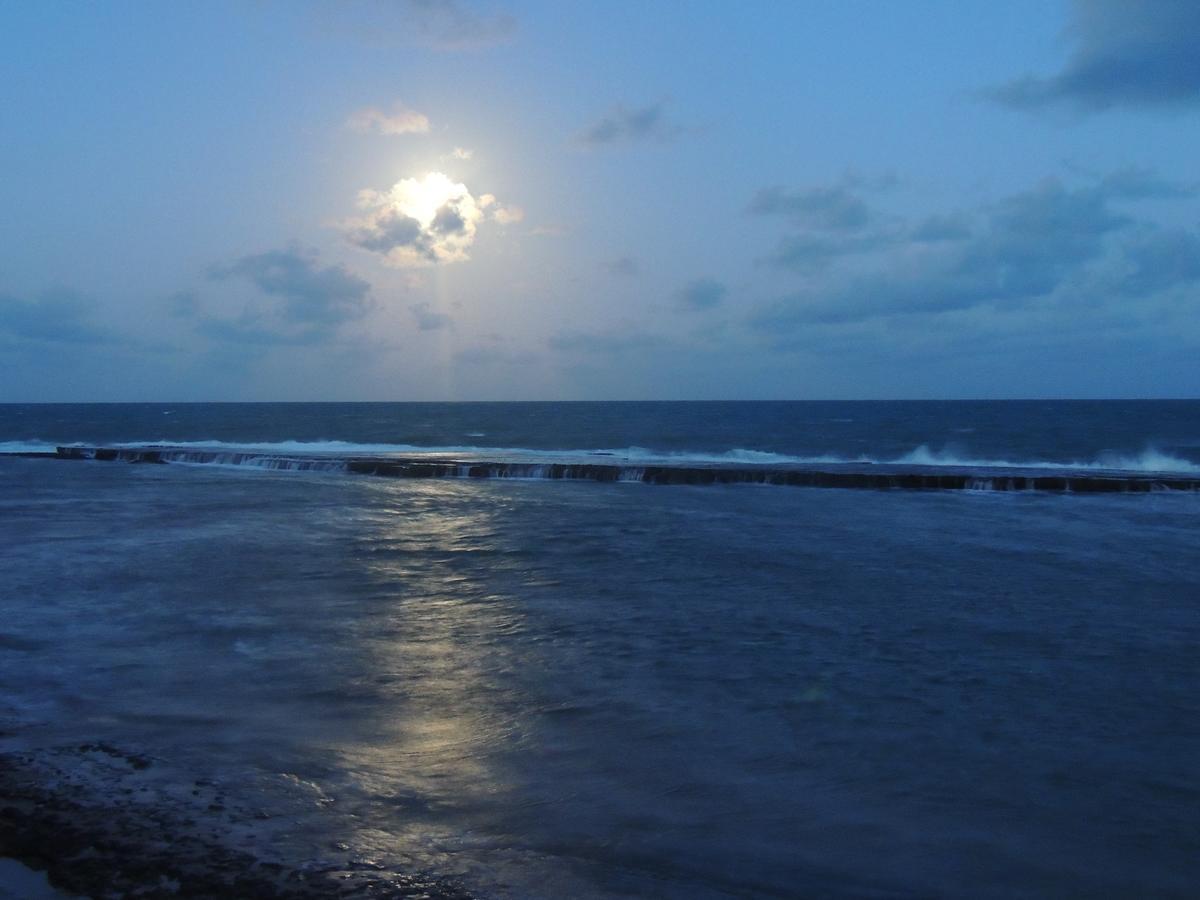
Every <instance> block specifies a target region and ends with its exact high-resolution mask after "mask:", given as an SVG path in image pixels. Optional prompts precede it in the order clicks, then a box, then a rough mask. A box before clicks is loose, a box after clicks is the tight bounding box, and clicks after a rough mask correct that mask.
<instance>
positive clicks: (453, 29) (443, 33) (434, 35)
mask: <svg viewBox="0 0 1200 900" xmlns="http://www.w3.org/2000/svg"><path fill="white" fill-rule="evenodd" d="M404 5H405V7H406V8H407V13H408V17H409V20H410V21H411V22H412V24H413V26H415V29H416V31H417V33H418V34H419V35H420V36H421V38H422V39H423V42H424V43H426V44H428V45H430V46H432V47H435V48H436V49H439V50H470V49H477V48H480V47H487V46H491V45H493V44H498V43H502V42H503V41H507V40H508V39H510V38H511V37H512V35H513V33H514V32H515V31H516V29H517V20H516V19H514V18H513V17H512V16H511V15H508V14H506V13H497V14H493V15H485V14H480V13H477V12H474V11H473V10H472V9H471V8H470V6H469V5H468V4H466V3H462V2H459V0H406V2H405V4H404Z"/></svg>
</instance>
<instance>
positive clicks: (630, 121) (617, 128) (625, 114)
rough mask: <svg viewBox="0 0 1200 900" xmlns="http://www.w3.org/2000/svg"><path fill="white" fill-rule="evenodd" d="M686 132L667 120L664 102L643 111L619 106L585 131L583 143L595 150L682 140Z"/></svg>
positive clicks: (581, 140) (642, 109) (643, 108)
mask: <svg viewBox="0 0 1200 900" xmlns="http://www.w3.org/2000/svg"><path fill="white" fill-rule="evenodd" d="M682 133H683V129H682V128H680V127H679V126H678V125H672V124H671V123H669V122H668V121H667V118H666V114H665V111H664V109H663V104H662V103H655V104H652V105H650V106H645V107H642V108H641V109H626V108H625V107H623V106H618V107H617V108H616V109H614V110H613V111H612V112H611V113H610V114H609V115H607V116H605V117H604V118H603V119H601V120H600V121H599V122H597V123H596V124H595V125H592V126H591V127H589V128H587V129H585V130H584V131H583V132H582V133H581V134H580V135H579V140H580V142H582V143H584V144H587V145H589V146H593V147H599V146H603V145H606V144H615V143H621V142H626V141H646V140H658V141H666V140H671V139H673V138H676V137H678V136H679V135H680V134H682Z"/></svg>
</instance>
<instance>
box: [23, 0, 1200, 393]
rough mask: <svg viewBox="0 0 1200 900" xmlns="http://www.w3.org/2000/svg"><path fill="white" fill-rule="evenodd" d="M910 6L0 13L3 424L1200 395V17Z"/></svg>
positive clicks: (1085, 5) (1029, 1)
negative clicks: (432, 409)
mask: <svg viewBox="0 0 1200 900" xmlns="http://www.w3.org/2000/svg"><path fill="white" fill-rule="evenodd" d="M910 12H911V11H910V10H905V9H903V8H900V7H899V5H897V7H896V8H892V7H880V8H877V9H876V10H875V15H874V17H873V18H872V19H871V20H869V21H866V20H863V19H862V18H861V17H860V16H856V15H855V14H854V13H853V10H848V9H847V8H845V7H844V6H843V5H841V4H836V3H832V2H830V3H819V4H811V5H807V6H805V7H804V8H796V9H794V8H792V7H787V6H781V7H777V8H774V9H772V10H771V13H770V15H767V14H764V15H762V16H759V17H751V18H749V19H748V18H746V17H744V16H742V17H739V16H738V15H736V13H735V11H732V10H719V9H707V10H693V11H691V13H690V14H689V15H688V16H686V17H680V16H679V15H678V14H677V12H673V11H672V10H671V9H670V8H668V7H666V6H661V7H660V6H656V5H653V4H649V5H640V4H617V5H614V6H613V7H612V8H611V9H609V10H608V12H607V13H606V15H604V16H603V17H598V16H597V15H596V14H595V12H594V11H589V10H587V9H583V8H567V7H550V6H546V5H543V4H539V3H534V2H529V3H516V2H513V3H507V2H501V0H495V2H468V0H405V2H397V3H379V2H374V0H362V2H350V3H344V4H331V3H326V2H324V0H313V2H311V3H308V4H304V5H299V4H298V5H295V6H287V7H270V6H264V7H255V8H247V7H244V6H239V5H235V4H232V3H231V4H229V5H228V6H225V5H218V6H216V7H214V8H213V10H212V11H207V12H202V11H200V10H197V9H191V10H189V9H183V8H168V7H160V6H152V5H146V6H144V7H139V8H138V10H137V15H135V16H133V17H132V18H131V19H130V20H129V25H128V28H126V29H125V30H116V29H114V28H113V24H114V23H113V21H112V19H113V18H114V17H115V16H116V15H117V14H116V13H115V12H114V11H112V10H106V9H103V8H87V9H83V10H78V11H77V12H76V13H75V14H71V15H68V12H67V11H66V10H59V9H54V8H52V7H29V8H23V9H19V10H18V9H15V8H9V9H6V10H5V12H3V13H0V19H2V20H4V21H2V22H0V24H3V25H5V26H7V27H5V28H0V48H2V49H4V50H5V51H6V53H4V54H0V76H3V77H5V78H6V83H8V84H10V85H11V86H12V90H11V91H10V93H11V94H12V96H13V103H11V104H9V108H8V109H6V111H5V112H4V113H2V114H0V118H3V120H4V121H5V122H6V124H9V125H10V126H11V127H9V128H8V129H7V130H6V133H7V134H9V135H10V136H11V138H12V139H11V140H10V141H8V142H6V144H5V145H4V146H3V147H0V166H3V170H4V171H5V172H6V173H8V175H9V176H10V177H8V178H6V179H4V180H2V181H0V202H3V203H4V205H5V208H6V209H7V210H10V211H11V213H12V214H11V215H10V216H8V217H7V220H6V222H5V223H4V224H2V225H0V229H3V242H2V243H0V246H3V247H4V248H5V249H4V251H3V253H4V257H3V265H0V366H2V367H3V369H4V370H5V372H6V374H7V378H6V379H4V381H3V382H2V383H0V400H70V399H82V400H89V399H114V400H115V399H523V398H528V399H538V398H544V399H558V398H656V397H660V398H675V397H680V398H689V397H694V398H702V397H731V398H738V397H745V398H754V397H762V398H787V397H795V398H809V397H864V398H869V397H901V396H910V397H936V396H1097V397H1099V396H1195V395H1196V394H1197V390H1198V387H1197V386H1198V385H1200V368H1198V365H1197V362H1196V360H1197V359H1200V202H1198V201H1200V162H1198V158H1197V156H1196V154H1195V153H1194V147H1195V146H1200V54H1197V53H1196V52H1195V48H1196V47H1197V46H1200V5H1197V4H1195V3H1192V2H1184V0H1145V2H1142V3H1137V4H1133V3H1125V2H1120V0H1077V2H1072V3H1062V4H1054V5H1051V4H1044V3H1041V2H1034V0H1014V5H1012V6H1011V7H1006V8H1005V9H1001V10H997V9H995V8H993V6H992V5H990V4H984V3H978V4H976V3H966V4H963V3H957V2H949V0H947V2H939V3H937V4H935V5H934V6H931V7H930V8H929V11H928V12H929V15H928V16H927V17H926V18H925V19H924V20H923V21H920V22H917V21H914V20H915V19H916V17H913V16H911V14H910ZM232 26H236V27H232ZM63 41H65V42H67V43H68V44H70V45H71V46H74V47H76V48H78V53H77V58H74V59H73V61H72V62H70V63H69V64H68V63H65V64H64V65H63V66H62V67H59V68H55V67H53V66H51V65H50V63H49V61H48V58H47V57H46V55H45V52H44V51H45V50H46V49H47V48H49V47H51V46H56V45H58V43H61V42H63ZM168 46H169V47H170V48H171V54H169V55H167V56H164V55H162V53H161V52H160V51H161V49H162V48H164V47H168ZM614 48H620V51H619V52H617V51H616V50H614ZM831 48H836V53H835V52H834V51H833V50H832V49H831ZM215 60H221V61H222V63H221V65H220V66H217V64H216V62H214V61H215ZM97 69H104V70H105V71H108V72H110V73H111V77H110V78H108V79H106V80H105V81H104V82H94V81H93V82H91V83H90V86H89V87H88V89H87V90H86V91H82V92H75V93H72V92H64V91H63V90H62V87H63V86H64V85H66V84H68V83H75V82H76V81H77V80H78V78H79V77H81V76H82V75H83V73H85V72H88V71H94V70H97ZM144 71H149V72H152V73H153V76H154V78H153V82H154V84H155V89H154V90H153V91H143V90H141V89H140V88H139V89H138V90H135V87H137V86H139V85H143V86H144V84H145V79H144V76H143V74H142V73H143V72H144ZM17 74H20V76H21V77H19V78H18V77H16V76H17ZM51 95H53V96H56V97H60V98H63V99H61V101H60V102H58V104H57V105H54V106H51V105H50V104H48V103H47V102H46V98H47V97H48V96H51ZM17 123H19V124H20V127H19V128H18V127H16V124H17ZM80 134H88V135H89V136H91V139H90V140H88V141H80V140H79V139H78V136H79V135H80ZM82 198H86V200H87V202H86V203H84V202H82ZM514 200H516V201H518V202H519V205H518V202H513V201H514ZM68 209H69V210H72V214H71V215H70V216H69V217H64V216H63V215H62V211H63V210H68ZM68 247H69V248H70V251H69V252H68V249H67V248H68ZM97 366H102V367H104V370H105V371H108V372H112V373H114V374H113V375H112V377H111V378H108V379H95V378H90V377H88V374H87V373H89V372H94V371H95V370H96V367H97ZM149 373H153V376H152V377H148V375H149Z"/></svg>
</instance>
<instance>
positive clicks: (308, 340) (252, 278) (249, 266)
mask: <svg viewBox="0 0 1200 900" xmlns="http://www.w3.org/2000/svg"><path fill="white" fill-rule="evenodd" d="M208 276H209V279H210V280H212V281H221V282H243V283H245V284H247V285H250V286H252V288H253V289H254V291H253V292H252V293H251V295H250V296H249V297H248V298H247V299H246V302H245V303H244V305H243V306H242V308H241V309H240V311H239V312H238V313H237V314H235V315H229V314H224V315H218V314H213V313H211V312H208V311H206V309H205V308H204V305H203V304H202V303H201V302H200V299H199V298H198V297H197V296H196V295H195V294H193V293H190V292H181V293H180V294H177V295H175V301H174V303H173V305H174V309H173V314H174V315H176V316H179V317H182V318H190V319H192V321H193V322H194V328H195V331H196V333H197V334H200V335H202V336H204V337H207V338H209V339H211V340H214V341H218V342H220V343H223V344H242V345H251V346H308V345H313V344H320V343H327V342H329V341H331V340H333V339H334V337H336V335H337V332H338V329H339V328H340V327H341V326H342V325H344V324H346V323H347V322H351V321H354V320H357V319H360V318H361V317H363V316H364V315H366V314H367V312H369V311H370V309H371V308H372V305H373V304H372V302H371V288H370V285H369V284H367V282H366V281H364V280H363V279H361V278H359V277H358V276H356V275H354V274H352V273H350V272H349V271H347V270H346V268H345V267H344V266H341V265H333V266H322V265H321V264H320V262H319V261H318V259H317V254H316V251H313V250H307V249H305V248H303V247H300V246H298V245H291V246H289V247H287V248H285V249H282V250H270V251H267V252H265V253H255V254H251V255H249V256H243V257H241V258H239V259H237V260H234V261H233V262H232V263H229V264H226V265H217V266H213V267H212V268H210V269H209V272H208Z"/></svg>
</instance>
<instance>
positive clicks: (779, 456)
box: [0, 440, 1200, 475]
mask: <svg viewBox="0 0 1200 900" xmlns="http://www.w3.org/2000/svg"><path fill="white" fill-rule="evenodd" d="M55 446H56V445H55V444H49V443H46V442H44V441H37V440H32V441H9V442H0V453H31V452H32V453H45V452H49V453H53V452H54V448H55ZM57 446H66V447H82V446H85V445H84V444H83V443H81V442H74V443H70V444H61V443H60V444H58V445H57ZM105 446H109V447H115V448H121V449H142V448H146V447H170V448H174V449H179V450H195V451H206V452H218V453H252V454H281V455H300V456H307V457H326V458H328V459H330V460H331V461H332V460H335V459H338V460H344V459H350V458H354V457H361V456H372V457H389V456H397V457H398V456H404V457H408V458H414V457H415V458H420V457H447V456H450V457H455V456H458V457H464V458H476V459H477V458H482V457H486V458H488V459H502V460H510V461H546V462H560V461H574V462H597V463H600V462H606V463H613V464H629V465H655V464H657V465H689V464H700V465H739V466H812V465H847V466H849V465H855V466H862V465H884V466H920V467H922V468H939V469H940V468H950V469H970V470H977V469H1047V470H1054V471H1103V472H1137V473H1156V472H1160V473H1171V474H1183V475H1195V474H1200V463H1196V462H1192V461H1191V460H1189V459H1185V458H1183V457H1181V456H1177V455H1174V454H1172V453H1169V452H1166V451H1164V450H1160V449H1157V448H1155V447H1147V448H1145V449H1143V450H1142V451H1140V452H1139V453H1134V454H1130V453H1122V452H1117V451H1102V452H1100V453H1098V454H1097V455H1096V456H1095V457H1094V458H1093V459H1090V460H1069V461H1067V460H1043V459H1006V458H1003V457H996V456H974V455H971V454H969V453H966V452H963V451H962V450H957V449H953V448H949V447H947V448H943V449H941V450H935V449H931V448H930V447H929V445H927V444H921V445H920V446H918V447H916V448H914V449H912V450H910V451H908V452H907V453H903V454H901V455H899V456H888V455H869V454H860V455H857V456H851V455H842V454H836V453H823V454H810V455H793V454H786V453H777V452H772V451H767V450H754V449H749V448H734V449H731V450H722V451H704V450H656V449H653V448H649V447H637V446H632V447H622V448H601V449H534V448H529V447H485V446H479V445H454V446H420V445H416V444H386V443H355V442H351V441H338V440H321V441H295V440H287V441H238V442H230V441H212V440H209V441H203V440H201V441H167V440H160V441H119V442H112V443H106V444H105Z"/></svg>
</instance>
